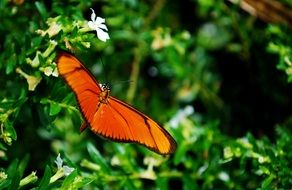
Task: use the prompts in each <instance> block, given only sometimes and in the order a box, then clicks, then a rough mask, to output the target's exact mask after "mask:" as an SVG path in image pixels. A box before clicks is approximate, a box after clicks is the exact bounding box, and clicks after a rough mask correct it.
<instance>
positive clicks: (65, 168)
mask: <svg viewBox="0 0 292 190" xmlns="http://www.w3.org/2000/svg"><path fill="white" fill-rule="evenodd" d="M55 163H56V164H57V167H58V170H63V171H64V175H65V176H68V175H70V173H72V172H73V171H74V168H70V167H69V166H65V165H64V166H63V160H62V158H61V156H60V154H58V156H57V158H56V160H55Z"/></svg>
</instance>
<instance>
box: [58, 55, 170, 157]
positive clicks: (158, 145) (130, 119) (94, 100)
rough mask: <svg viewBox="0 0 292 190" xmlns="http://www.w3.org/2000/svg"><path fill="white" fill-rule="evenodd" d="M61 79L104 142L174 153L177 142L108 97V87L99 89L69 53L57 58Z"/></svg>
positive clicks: (151, 123) (156, 125) (135, 112)
mask: <svg viewBox="0 0 292 190" xmlns="http://www.w3.org/2000/svg"><path fill="white" fill-rule="evenodd" d="M57 67H58V71H59V73H60V75H61V76H62V77H63V78H64V80H65V81H66V83H67V84H68V85H69V87H70V88H71V89H72V90H73V92H74V94H75V96H76V99H77V102H78V105H79V109H80V111H81V113H82V116H83V118H84V120H85V123H84V124H83V125H82V126H81V128H80V131H83V130H84V129H85V128H86V126H89V127H90V129H91V130H92V131H93V132H94V133H96V134H98V135H101V136H103V137H105V138H108V139H110V140H113V141H120V142H135V143H138V144H141V145H143V146H145V147H147V148H149V149H150V150H152V151H154V152H156V153H158V154H162V155H166V154H170V153H172V152H174V150H175V149H176V142H175V140H174V139H173V138H172V137H171V135H170V134H169V133H168V132H167V131H166V130H165V129H164V128H162V127H160V126H159V125H158V124H157V123H156V122H155V121H153V120H152V119H151V118H149V117H148V116H146V115H145V114H143V113H141V112H140V111H138V110H137V109H135V108H133V107H132V106H130V105H129V104H127V103H125V102H123V101H121V100H119V99H117V98H115V97H112V96H110V88H109V86H108V85H106V84H105V85H99V84H98V82H97V81H96V80H95V78H94V77H93V75H92V74H91V73H90V72H89V71H88V70H87V69H86V68H85V67H84V66H83V64H82V63H81V61H79V60H78V59H77V58H76V57H74V56H73V55H71V54H69V53H65V52H63V53H60V54H59V55H58V58H57Z"/></svg>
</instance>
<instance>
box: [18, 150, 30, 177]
mask: <svg viewBox="0 0 292 190" xmlns="http://www.w3.org/2000/svg"><path fill="white" fill-rule="evenodd" d="M28 161H29V155H28V154H26V155H25V156H24V158H23V159H22V160H21V161H20V163H19V165H18V173H19V176H20V178H22V176H23V173H24V170H25V168H26V166H27V164H28Z"/></svg>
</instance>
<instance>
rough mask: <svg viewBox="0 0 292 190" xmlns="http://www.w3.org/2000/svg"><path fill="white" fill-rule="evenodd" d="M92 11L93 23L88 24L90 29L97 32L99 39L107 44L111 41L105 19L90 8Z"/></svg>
mask: <svg viewBox="0 0 292 190" xmlns="http://www.w3.org/2000/svg"><path fill="white" fill-rule="evenodd" d="M90 9H91V10H92V14H91V21H88V23H87V24H88V26H89V28H90V29H92V30H95V31H96V34H97V37H98V39H100V40H101V41H103V42H105V41H106V40H108V39H110V37H109V35H108V33H107V27H106V25H105V24H104V22H105V19H104V18H101V17H98V16H96V14H95V12H94V10H93V9H92V8H90Z"/></svg>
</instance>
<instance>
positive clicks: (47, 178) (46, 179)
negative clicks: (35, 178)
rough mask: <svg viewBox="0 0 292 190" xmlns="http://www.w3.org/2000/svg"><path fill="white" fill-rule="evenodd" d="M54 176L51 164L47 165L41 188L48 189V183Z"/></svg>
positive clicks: (40, 189)
mask: <svg viewBox="0 0 292 190" xmlns="http://www.w3.org/2000/svg"><path fill="white" fill-rule="evenodd" d="M51 177H52V172H51V169H50V167H49V166H46V169H45V173H44V176H43V178H42V180H41V182H40V184H39V188H38V189H39V190H46V189H48V185H49V183H50V179H51Z"/></svg>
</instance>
